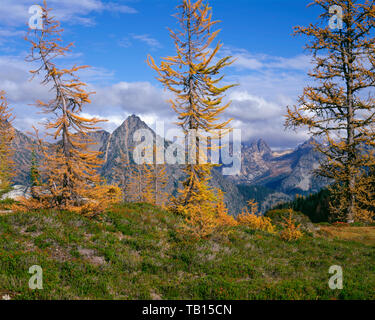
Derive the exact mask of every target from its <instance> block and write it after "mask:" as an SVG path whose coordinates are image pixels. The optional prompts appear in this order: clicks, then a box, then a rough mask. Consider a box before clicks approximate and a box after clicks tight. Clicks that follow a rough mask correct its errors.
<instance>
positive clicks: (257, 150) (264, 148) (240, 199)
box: [13, 115, 327, 214]
mask: <svg viewBox="0 0 375 320" xmlns="http://www.w3.org/2000/svg"><path fill="white" fill-rule="evenodd" d="M139 129H149V130H151V129H150V128H149V127H148V126H147V124H146V123H145V122H143V121H142V120H141V119H140V118H139V117H138V116H135V115H133V116H130V117H129V118H127V119H126V120H125V121H124V123H123V124H122V125H121V126H120V127H118V128H117V129H116V130H115V131H114V132H113V133H109V132H106V131H104V130H101V131H96V132H93V133H91V134H90V137H91V138H92V139H93V140H94V141H95V142H96V143H97V144H96V145H95V146H93V148H94V149H95V150H99V151H101V152H102V157H103V160H104V164H103V166H102V168H101V174H102V175H103V176H104V177H105V178H106V179H107V181H108V182H113V173H114V169H115V168H116V167H117V166H118V165H119V164H120V150H122V151H123V152H125V154H126V153H128V154H130V153H131V152H132V150H133V148H134V146H135V143H134V141H133V133H134V132H135V131H136V130H139ZM151 131H152V130H151ZM152 132H153V131H152ZM153 135H154V139H158V137H156V135H155V133H154V132H153ZM33 143H34V140H33V139H32V138H31V137H29V136H26V135H25V134H24V133H22V132H20V131H18V130H16V138H15V139H14V141H13V147H14V148H15V149H16V154H15V162H16V164H17V170H18V172H17V177H16V178H15V183H17V184H27V183H28V181H29V171H30V165H31V150H30V145H32V144H33ZM166 144H169V142H166ZM320 157H321V156H320V155H319V154H318V153H317V152H316V151H315V150H314V148H313V145H312V141H307V142H305V143H304V144H302V145H300V146H299V147H298V148H296V149H295V150H288V151H285V152H279V153H278V152H273V151H272V150H271V148H270V147H269V146H268V145H267V143H266V142H265V141H263V140H259V141H256V142H253V143H250V144H249V143H244V144H243V145H242V170H241V174H239V175H237V176H223V175H222V174H221V169H220V168H218V169H216V170H213V177H212V179H211V182H210V184H211V185H212V186H214V187H219V188H221V189H222V190H223V191H224V192H225V200H226V202H227V206H228V208H229V211H230V212H231V213H232V214H238V213H240V212H241V209H242V208H243V207H244V206H245V205H246V201H247V200H249V199H252V198H253V199H256V200H257V201H258V202H259V203H260V206H261V209H262V211H265V210H266V209H268V208H269V207H271V206H273V205H275V204H277V203H280V202H285V201H289V200H291V199H292V198H293V197H294V196H295V195H296V194H310V193H315V192H318V191H319V190H320V189H321V188H323V187H324V186H326V185H327V181H326V180H324V179H322V178H319V177H315V176H314V175H313V173H312V171H313V170H314V169H316V168H317V167H318V164H319V160H320ZM167 171H168V176H169V185H168V189H169V191H170V193H171V194H175V193H176V190H177V187H178V184H179V181H181V180H183V171H182V168H181V167H179V166H177V165H174V166H171V165H169V166H167Z"/></svg>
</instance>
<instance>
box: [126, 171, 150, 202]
mask: <svg viewBox="0 0 375 320" xmlns="http://www.w3.org/2000/svg"><path fill="white" fill-rule="evenodd" d="M125 193H126V197H127V199H128V200H129V201H130V202H147V200H148V197H149V190H148V188H147V180H146V165H145V164H131V165H130V167H129V170H128V178H127V184H126V188H125Z"/></svg>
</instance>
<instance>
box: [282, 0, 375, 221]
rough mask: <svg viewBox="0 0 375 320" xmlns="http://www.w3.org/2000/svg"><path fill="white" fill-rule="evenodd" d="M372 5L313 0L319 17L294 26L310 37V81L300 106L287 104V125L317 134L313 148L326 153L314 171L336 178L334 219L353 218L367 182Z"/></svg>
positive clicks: (374, 67) (374, 118) (374, 46)
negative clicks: (307, 22)
mask: <svg viewBox="0 0 375 320" xmlns="http://www.w3.org/2000/svg"><path fill="white" fill-rule="evenodd" d="M374 4H375V2H374V1H373V0H371V1H370V0H366V1H359V0H315V1H313V3H311V4H310V5H316V6H318V7H320V8H321V9H322V14H321V15H320V16H319V22H318V23H316V24H310V25H309V26H308V27H296V28H295V33H296V34H298V35H304V36H306V37H307V38H308V39H310V41H309V42H308V43H307V45H306V49H307V50H308V51H309V52H311V54H312V60H313V64H314V69H313V70H312V71H311V72H310V73H309V76H310V78H311V79H313V80H314V82H313V84H312V85H309V86H307V87H306V88H305V89H304V92H303V95H302V96H301V97H300V98H299V105H298V106H295V107H294V108H288V114H287V120H286V126H287V127H291V128H297V127H304V128H307V129H308V131H309V132H310V133H311V134H312V135H313V136H314V137H316V138H317V141H318V142H317V143H316V148H317V150H318V151H320V152H321V153H322V154H323V155H324V160H323V161H322V163H321V166H320V169H319V170H318V171H317V172H318V173H319V174H320V175H322V176H324V177H328V178H330V179H332V181H333V182H334V184H333V185H332V186H331V188H330V189H331V193H332V199H331V213H332V219H333V220H346V221H348V222H353V221H354V220H355V219H356V215H358V214H360V211H361V210H362V204H361V199H362V196H363V193H366V191H365V189H366V187H367V186H369V184H367V183H363V178H364V172H366V171H367V170H368V169H367V168H368V166H369V165H370V164H371V162H372V160H371V159H372V152H370V150H371V149H373V141H374V130H373V127H374V123H375V108H374V106H375V99H374V94H373V89H374V86H375V38H374V31H375V5H374ZM334 13H336V18H337V19H335V16H334V15H333V14H334ZM361 181H362V182H361ZM364 188H365V189H364ZM361 195H362V196H361ZM371 201H375V199H372V200H371Z"/></svg>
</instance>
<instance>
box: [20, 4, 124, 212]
mask: <svg viewBox="0 0 375 320" xmlns="http://www.w3.org/2000/svg"><path fill="white" fill-rule="evenodd" d="M62 32H63V29H61V28H60V23H59V22H58V21H56V20H55V19H54V18H53V17H51V15H50V9H49V8H47V4H46V1H44V7H43V29H42V30H35V31H33V32H31V33H29V35H28V36H27V37H26V40H28V41H29V42H30V43H31V53H30V55H29V57H28V58H27V61H30V62H33V63H34V64H36V63H39V65H40V66H39V68H38V69H36V70H33V71H31V73H32V74H33V77H34V76H35V75H41V76H42V77H43V81H42V84H44V85H46V86H48V87H50V88H51V92H53V95H54V97H53V99H52V100H50V101H49V102H42V101H38V102H37V105H38V106H39V107H41V108H42V109H43V111H44V112H45V113H46V114H47V116H49V117H50V120H47V122H46V124H45V129H46V132H47V133H48V134H49V135H50V136H51V138H52V139H54V140H58V141H59V142H58V143H56V144H54V145H53V146H48V147H46V146H45V145H43V142H42V141H41V140H40V139H39V141H40V142H41V143H40V146H41V150H42V154H43V157H44V160H43V167H44V168H43V171H42V172H41V174H42V180H43V181H44V183H45V186H46V187H47V188H48V191H49V193H47V192H43V193H42V194H41V198H43V201H44V202H45V204H46V205H48V206H50V207H57V208H60V209H67V210H77V211H81V212H87V213H88V212H89V211H98V210H100V208H103V206H104V205H105V204H106V200H107V199H110V200H111V201H112V200H113V198H117V196H116V195H117V192H118V189H117V188H116V187H110V186H105V185H104V183H103V180H102V178H101V177H100V175H99V174H98V168H99V167H100V165H101V163H102V161H101V160H100V159H99V152H96V151H91V150H90V145H92V142H91V140H90V138H89V136H88V134H89V133H90V132H92V131H94V130H98V129H99V128H98V127H97V126H96V125H97V124H98V122H100V121H101V120H98V119H95V118H93V119H88V118H85V117H83V116H81V113H82V111H83V107H84V105H85V104H88V103H90V98H89V96H90V94H91V93H89V92H87V91H86V90H85V87H86V84H85V83H83V82H82V81H80V79H79V78H78V76H77V72H78V71H80V70H82V69H84V68H87V66H82V67H78V66H74V67H72V68H70V69H60V68H58V66H57V65H56V64H55V62H54V61H55V60H56V59H58V58H60V57H63V56H65V55H66V53H68V52H69V51H70V48H71V46H72V44H69V45H67V46H63V45H62V39H61V34H62ZM52 116H54V118H52ZM107 196H109V197H108V198H107ZM39 200H40V199H39ZM90 213H95V212H90Z"/></svg>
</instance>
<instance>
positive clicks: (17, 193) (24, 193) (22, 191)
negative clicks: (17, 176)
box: [1, 185, 31, 200]
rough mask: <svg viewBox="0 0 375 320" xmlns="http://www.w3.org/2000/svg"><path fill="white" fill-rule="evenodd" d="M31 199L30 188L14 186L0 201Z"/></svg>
mask: <svg viewBox="0 0 375 320" xmlns="http://www.w3.org/2000/svg"><path fill="white" fill-rule="evenodd" d="M30 197H31V189H30V187H27V186H23V185H15V186H13V187H12V190H11V191H9V192H7V193H5V194H3V195H2V197H1V200H5V199H12V200H17V199H18V198H26V199H29V198H30Z"/></svg>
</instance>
